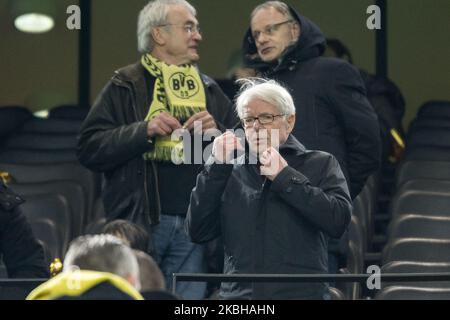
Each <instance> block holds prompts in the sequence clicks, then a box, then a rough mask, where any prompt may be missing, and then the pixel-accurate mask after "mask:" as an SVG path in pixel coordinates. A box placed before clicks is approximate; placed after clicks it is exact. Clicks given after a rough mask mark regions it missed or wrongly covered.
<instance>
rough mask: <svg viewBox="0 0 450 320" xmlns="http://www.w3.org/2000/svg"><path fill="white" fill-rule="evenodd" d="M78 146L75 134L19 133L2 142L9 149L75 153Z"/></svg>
mask: <svg viewBox="0 0 450 320" xmlns="http://www.w3.org/2000/svg"><path fill="white" fill-rule="evenodd" d="M76 147H77V136H76V135H75V134H53V133H50V134H49V133H18V134H14V135H12V136H10V137H8V138H7V139H5V141H4V142H3V143H2V148H4V149H9V150H15V149H24V150H49V151H54V150H73V152H74V153H75V150H76Z"/></svg>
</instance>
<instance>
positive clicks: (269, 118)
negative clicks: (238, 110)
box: [241, 113, 285, 128]
mask: <svg viewBox="0 0 450 320" xmlns="http://www.w3.org/2000/svg"><path fill="white" fill-rule="evenodd" d="M284 116H285V114H277V115H273V114H269V113H263V114H260V115H259V116H257V117H246V118H243V119H241V123H242V125H243V126H244V127H245V128H248V127H252V126H253V125H254V124H255V121H256V120H258V122H259V124H261V125H265V124H271V123H272V122H274V121H275V118H277V117H284Z"/></svg>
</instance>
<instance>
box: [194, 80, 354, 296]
mask: <svg viewBox="0 0 450 320" xmlns="http://www.w3.org/2000/svg"><path fill="white" fill-rule="evenodd" d="M236 108H237V113H238V115H239V118H240V119H241V122H242V125H243V127H244V130H245V137H246V141H247V143H248V145H249V151H248V152H245V154H243V155H242V156H240V157H238V158H237V159H233V157H234V154H235V151H236V150H241V152H242V150H243V149H244V146H243V143H241V141H240V139H239V138H238V137H237V136H236V135H235V134H234V133H232V132H226V133H224V134H223V135H221V136H220V137H218V138H216V139H215V141H214V146H213V151H212V159H214V161H209V162H208V163H209V164H208V165H207V166H205V169H204V170H203V171H202V172H201V173H200V174H199V175H198V177H197V185H196V187H195V188H194V189H193V191H192V194H191V202H190V207H189V211H188V217H187V222H186V227H187V229H188V232H189V234H190V236H191V239H192V241H194V242H197V243H203V242H207V241H209V240H211V239H213V238H215V237H218V236H219V235H222V237H223V241H224V252H225V257H224V265H225V266H224V273H226V274H245V273H250V274H320V273H327V270H328V266H327V257H328V256H327V236H332V237H339V236H340V235H342V234H343V232H344V231H345V229H346V228H347V226H348V223H349V221H350V217H351V209H352V207H351V199H350V195H349V190H348V187H347V184H346V180H345V177H344V175H343V173H342V171H341V169H340V167H339V163H338V162H337V160H336V159H335V158H334V157H333V156H332V155H330V154H328V153H325V152H321V151H310V150H306V149H305V148H304V146H303V145H302V144H301V143H300V142H299V141H298V140H297V139H295V138H294V137H293V136H292V135H291V131H292V129H293V127H294V124H295V119H296V115H295V107H294V103H293V100H292V97H291V96H290V94H289V93H288V91H287V90H286V89H285V88H283V87H282V86H281V85H279V84H278V83H277V82H275V81H273V80H270V81H266V80H259V79H254V80H248V81H247V83H246V84H245V85H244V86H243V88H242V89H241V92H240V94H239V96H238V98H237V106H236ZM299 116H300V117H301V115H299ZM244 151H245V150H244ZM252 158H254V159H256V160H257V161H251V159H252ZM326 293H327V284H326V283H225V282H224V283H223V284H222V287H221V292H220V296H221V298H223V299H325V298H326Z"/></svg>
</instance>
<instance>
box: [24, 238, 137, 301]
mask: <svg viewBox="0 0 450 320" xmlns="http://www.w3.org/2000/svg"><path fill="white" fill-rule="evenodd" d="M140 288H141V284H140V276H139V266H138V263H137V259H136V257H135V255H134V253H133V251H132V249H130V248H129V247H128V246H127V245H125V244H124V243H123V242H122V241H121V240H119V239H118V238H116V237H114V236H112V235H106V234H101V235H89V236H82V237H79V238H77V239H75V240H74V241H73V242H72V243H71V245H70V247H69V250H68V251H67V253H66V257H65V259H64V269H63V272H62V273H61V274H60V275H58V276H57V277H55V278H53V279H51V280H49V281H47V282H46V283H44V284H43V285H41V286H39V287H38V288H37V289H35V290H34V291H33V292H32V293H31V294H30V295H29V296H28V298H27V299H29V300H55V299H61V300H72V299H77V300H97V299H99V300H129V299H135V300H142V296H141V295H140V294H139V292H138V291H139V290H140Z"/></svg>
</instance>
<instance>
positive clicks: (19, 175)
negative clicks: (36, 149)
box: [0, 163, 100, 224]
mask: <svg viewBox="0 0 450 320" xmlns="http://www.w3.org/2000/svg"><path fill="white" fill-rule="evenodd" d="M0 171H4V172H8V173H10V175H11V177H12V179H13V181H14V182H15V183H40V182H46V181H61V180H71V181H74V182H76V183H78V184H79V185H81V186H82V187H83V189H84V192H85V193H84V196H85V199H86V202H87V209H86V210H87V213H86V217H87V219H85V221H84V224H87V223H89V222H90V221H91V217H92V211H93V207H94V203H95V201H96V199H97V198H98V197H99V193H100V186H99V184H100V183H99V177H98V175H96V174H94V173H92V172H91V171H89V170H88V169H86V168H84V167H82V166H81V165H80V164H79V163H63V164H58V165H17V164H9V163H0Z"/></svg>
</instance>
